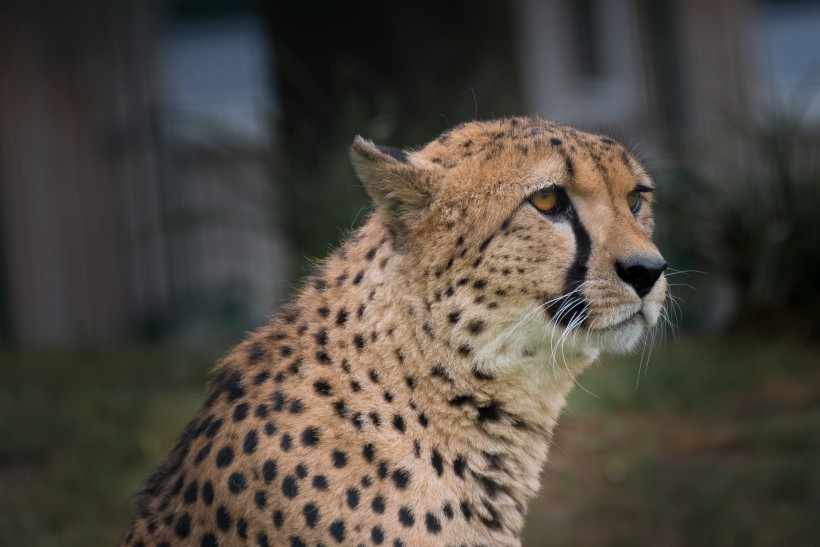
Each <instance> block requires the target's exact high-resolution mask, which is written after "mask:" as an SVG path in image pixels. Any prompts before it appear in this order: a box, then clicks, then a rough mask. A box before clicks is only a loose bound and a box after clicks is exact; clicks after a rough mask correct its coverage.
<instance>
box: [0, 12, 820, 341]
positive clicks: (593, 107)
mask: <svg viewBox="0 0 820 547" xmlns="http://www.w3.org/2000/svg"><path fill="white" fill-rule="evenodd" d="M259 6H262V8H261V9H263V10H264V2H243V1H236V2H228V1H218V0H202V1H196V0H176V1H174V0H152V1H140V0H123V1H118V2H112V1H106V0H77V1H74V2H59V1H56V0H6V1H5V2H3V3H2V4H0V340H5V341H6V342H10V343H14V344H16V345H19V346H23V347H31V346H40V345H66V344H76V343H83V342H89V343H100V342H116V341H121V340H128V339H133V338H135V337H139V336H150V335H152V333H159V332H163V331H167V330H168V329H176V330H177V332H182V333H191V334H197V333H200V334H201V333H205V332H207V331H208V329H210V328H212V327H213V326H214V325H213V324H212V323H213V322H214V318H215V317H216V318H219V317H221V318H223V319H224V321H226V322H234V323H235V322H237V321H240V320H244V321H248V322H249V323H253V322H258V321H259V320H260V318H261V317H263V316H264V315H266V314H267V313H269V311H270V309H271V308H272V306H273V305H274V304H275V303H276V301H277V298H278V297H279V296H280V295H281V294H283V293H284V292H285V290H286V288H285V287H284V286H283V282H282V280H283V279H284V278H285V277H286V275H287V274H286V273H285V272H286V270H287V264H286V262H287V258H286V257H287V253H286V252H285V250H286V244H285V242H284V241H283V237H282V236H281V235H280V232H279V231H278V230H277V228H276V212H277V211H278V210H281V208H282V207H283V206H286V205H284V204H281V203H279V202H278V200H277V192H276V187H275V184H274V182H275V181H274V177H273V176H272V175H271V169H270V164H271V161H272V153H271V149H272V146H271V144H272V142H273V140H274V135H273V134H272V131H273V128H274V127H275V125H274V123H273V119H274V115H275V113H276V110H275V109H276V104H277V100H276V93H275V91H276V90H275V86H274V85H273V82H274V81H275V78H274V76H275V73H276V71H275V67H276V65H275V63H274V60H275V58H276V57H275V54H276V53H277V52H276V51H273V48H272V47H271V43H274V42H275V41H272V40H269V38H270V36H269V35H268V34H267V29H269V28H271V26H270V25H269V24H266V21H267V19H266V17H267V16H268V15H269V13H268V12H266V13H261V14H260V11H259V10H260V7H259ZM351 9H353V8H351ZM414 9H418V10H422V9H427V10H429V11H430V12H431V14H434V13H435V2H426V3H425V2H421V3H419V4H418V5H417V6H415V7H414ZM474 9H481V5H480V3H478V4H476V5H475V8H474ZM508 9H509V10H510V14H511V17H510V20H511V21H514V23H513V26H514V27H515V28H514V29H513V32H512V33H511V35H513V36H515V37H516V39H517V46H518V47H517V50H516V51H518V54H517V58H514V59H509V60H507V61H508V62H509V63H511V64H514V65H516V66H518V67H519V68H518V73H519V74H520V79H521V82H520V84H521V85H520V88H521V89H522V90H523V95H524V96H523V97H522V98H521V101H520V102H521V108H520V112H525V113H537V114H539V115H541V116H542V117H545V118H551V119H556V120H561V121H565V122H568V123H572V124H576V125H580V126H582V127H585V128H588V129H593V130H603V131H607V132H611V133H613V134H615V135H616V136H620V137H622V138H624V140H625V141H627V142H628V143H631V144H632V145H637V147H638V148H639V151H644V152H646V150H640V149H641V148H642V147H641V146H640V143H642V142H652V143H660V147H657V148H655V149H653V150H651V152H654V153H656V154H660V155H662V154H663V153H665V152H669V151H674V150H675V149H676V148H678V147H680V146H682V145H683V143H685V142H687V141H690V142H691V141H693V140H697V139H700V138H702V137H704V136H708V135H710V134H711V133H713V132H714V131H716V128H717V127H719V126H720V124H721V123H723V122H724V121H725V120H726V118H727V117H729V116H732V115H740V116H743V115H747V113H748V112H753V111H755V110H758V109H760V108H761V105H773V104H788V105H794V104H800V105H804V107H803V108H804V110H805V115H806V118H807V119H808V120H810V121H812V123H814V124H815V125H816V124H817V123H818V121H820V104H818V101H814V97H815V96H816V94H817V90H818V89H820V87H819V86H820V76H818V72H819V71H820V2H818V1H811V0H763V1H754V0H710V1H708V2H707V1H705V0H692V1H689V0H687V1H683V0H517V1H515V2H510V3H509V4H508ZM316 17H321V13H320V10H318V8H317V14H316ZM421 19H423V18H421ZM417 20H418V18H417ZM268 22H269V21H268ZM386 24H389V25H401V24H402V22H401V21H396V20H394V21H390V22H389V23H386ZM470 31H471V32H474V33H491V32H493V29H492V28H480V29H470ZM414 35H415V36H420V37H421V38H420V39H423V36H424V33H423V29H420V32H418V33H415V34H414ZM373 47H376V48H378V47H387V46H382V45H381V44H374V45H373ZM417 50H418V51H417ZM403 51H407V52H411V53H409V54H414V55H423V54H425V53H424V50H423V48H420V47H415V46H414V47H406V48H404V50H403ZM428 53H429V52H428ZM333 54H334V52H333V51H328V52H327V55H333ZM470 54H471V53H470V52H468V51H465V52H464V55H465V56H466V55H470ZM394 61H397V62H399V63H400V64H401V60H400V59H398V60H394ZM416 66H423V63H420V64H417V65H416ZM304 69H305V70H310V67H304ZM367 69H368V70H371V71H373V72H374V73H375V72H378V71H379V70H380V67H377V66H371V67H368V68H367ZM423 76H424V75H421V74H407V76H406V78H408V79H410V78H413V79H416V80H418V79H419V78H423ZM390 83H391V85H393V86H396V87H399V86H401V85H402V82H400V81H399V82H390ZM453 85H456V86H457V85H460V83H459V82H454V83H453ZM467 87H469V86H467V85H465V88H467ZM477 91H478V92H479V94H480V93H481V90H480V89H478V90H477ZM444 108H445V107H443V106H441V105H430V112H431V114H430V116H434V117H436V118H438V117H439V116H440V115H441V113H442V110H443V109H444ZM477 109H478V106H477V105H476V110H477ZM508 113H509V114H514V113H518V112H495V115H501V114H508ZM408 115H411V116H414V117H419V116H424V115H425V113H423V112H412V113H408ZM450 121H451V122H453V123H455V122H457V121H460V120H450ZM351 137H352V135H351ZM240 318H244V319H240Z"/></svg>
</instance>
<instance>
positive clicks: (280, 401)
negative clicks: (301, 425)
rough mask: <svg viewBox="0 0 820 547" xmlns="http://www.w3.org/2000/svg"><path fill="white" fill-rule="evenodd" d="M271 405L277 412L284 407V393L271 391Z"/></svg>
mask: <svg viewBox="0 0 820 547" xmlns="http://www.w3.org/2000/svg"><path fill="white" fill-rule="evenodd" d="M272 399H273V405H272V408H273V410H274V411H275V412H279V411H280V410H282V409H283V408H285V394H284V393H282V392H281V391H274V392H273V397H272Z"/></svg>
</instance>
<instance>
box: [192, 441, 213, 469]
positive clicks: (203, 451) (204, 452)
mask: <svg viewBox="0 0 820 547" xmlns="http://www.w3.org/2000/svg"><path fill="white" fill-rule="evenodd" d="M212 446H213V445H212V444H211V443H208V444H206V445H205V446H203V447H202V448H200V449H199V452H197V454H196V458H194V463H195V464H200V463H202V461H203V460H204V459H205V458H207V457H208V454H210V453H211V447H212Z"/></svg>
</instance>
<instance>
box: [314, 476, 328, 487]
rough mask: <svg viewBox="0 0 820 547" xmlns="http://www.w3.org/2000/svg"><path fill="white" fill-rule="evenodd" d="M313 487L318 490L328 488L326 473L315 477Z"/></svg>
mask: <svg viewBox="0 0 820 547" xmlns="http://www.w3.org/2000/svg"><path fill="white" fill-rule="evenodd" d="M313 488H315V489H316V490H327V478H326V477H325V476H324V475H316V476H315V477H313Z"/></svg>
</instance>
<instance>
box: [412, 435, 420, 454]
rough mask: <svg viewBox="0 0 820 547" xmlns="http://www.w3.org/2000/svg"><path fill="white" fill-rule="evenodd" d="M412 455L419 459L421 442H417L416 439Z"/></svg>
mask: <svg viewBox="0 0 820 547" xmlns="http://www.w3.org/2000/svg"><path fill="white" fill-rule="evenodd" d="M413 454H415V455H416V457H417V458H420V457H421V442H419V440H418V439H416V440H415V441H413Z"/></svg>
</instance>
